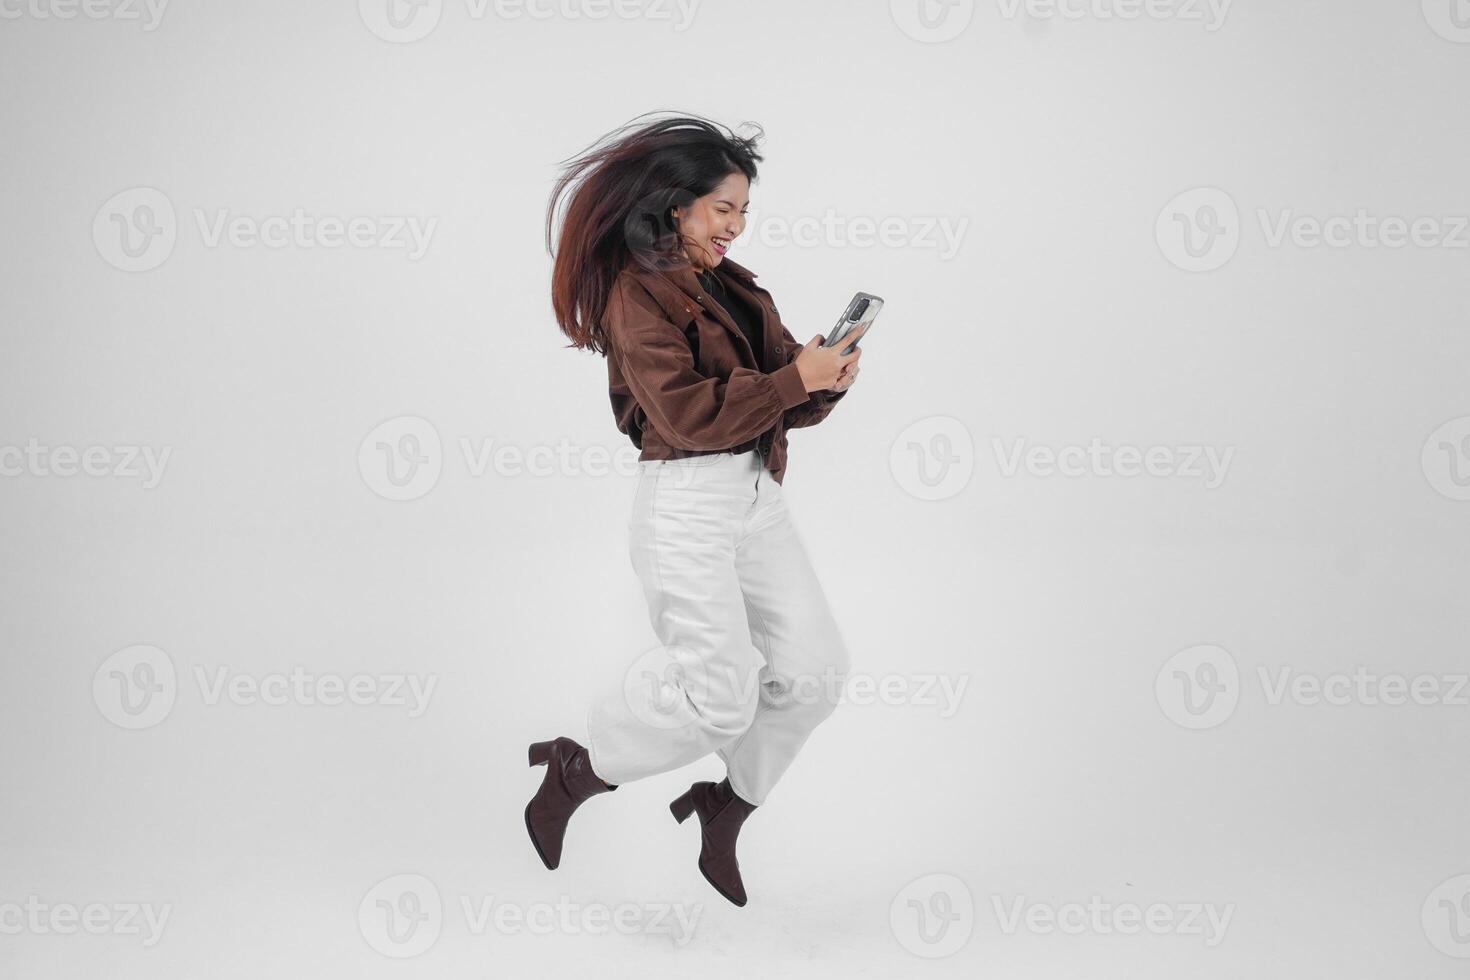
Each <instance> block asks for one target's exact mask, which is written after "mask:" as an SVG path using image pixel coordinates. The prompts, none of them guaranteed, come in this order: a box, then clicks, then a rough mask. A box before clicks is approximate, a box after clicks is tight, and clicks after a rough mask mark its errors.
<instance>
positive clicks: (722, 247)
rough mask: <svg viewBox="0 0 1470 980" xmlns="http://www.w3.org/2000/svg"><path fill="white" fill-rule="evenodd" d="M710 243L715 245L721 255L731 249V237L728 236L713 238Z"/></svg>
mask: <svg viewBox="0 0 1470 980" xmlns="http://www.w3.org/2000/svg"><path fill="white" fill-rule="evenodd" d="M709 243H710V244H711V245H713V246H714V247H715V252H716V253H717V254H719V255H724V254H725V253H726V252H728V251H730V239H728V238H711V239H710V240H709Z"/></svg>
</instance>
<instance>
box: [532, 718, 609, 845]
mask: <svg viewBox="0 0 1470 980" xmlns="http://www.w3.org/2000/svg"><path fill="white" fill-rule="evenodd" d="M529 755H530V761H531V765H532V766H543V765H544V766H545V767H546V774H545V776H543V777H542V779H541V788H540V789H538V790H537V791H536V795H535V796H533V797H531V802H529V803H527V804H526V833H528V834H529V835H530V836H531V845H532V846H533V847H535V848H536V854H537V855H538V856H539V857H540V858H541V862H542V863H543V864H545V865H546V867H547V868H550V869H551V870H555V869H556V868H557V866H558V865H560V864H561V849H562V842H563V840H565V838H566V833H567V821H569V820H571V818H572V814H573V813H574V812H576V809H577V807H579V806H581V805H582V804H583V803H585V802H586V801H587V800H589V799H591V798H592V797H594V796H596V795H597V794H598V793H606V792H609V791H610V790H614V789H617V787H616V786H608V785H607V784H606V783H604V782H603V781H602V780H601V779H599V778H598V776H597V774H596V773H594V772H593V771H592V761H591V759H589V758H588V756H587V750H586V749H585V748H583V747H582V746H581V745H578V744H577V743H576V742H574V741H573V740H572V739H569V738H566V737H565V736H563V737H560V738H556V739H553V740H552V741H550V742H533V743H532V744H531V748H530V752H529Z"/></svg>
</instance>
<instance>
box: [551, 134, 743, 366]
mask: <svg viewBox="0 0 1470 980" xmlns="http://www.w3.org/2000/svg"><path fill="white" fill-rule="evenodd" d="M650 115H655V114H653V113H646V114H644V115H642V116H639V117H637V118H636V119H634V120H633V121H632V122H629V123H627V124H625V125H623V126H621V127H619V128H618V129H615V130H613V131H612V132H610V133H608V134H606V135H605V136H603V137H602V138H601V139H599V140H598V141H597V142H595V143H593V144H592V145H591V146H590V147H588V148H587V149H586V150H583V151H582V152H581V153H580V154H578V155H577V156H575V157H573V158H571V159H570V160H566V161H563V163H562V166H563V170H562V173H561V177H560V178H559V179H558V180H557V182H556V186H555V187H554V188H553V189H552V192H551V202H550V204H548V205H547V208H546V249H547V251H548V252H550V253H551V254H552V255H553V256H554V257H555V262H554V264H553V267H552V273H551V307H552V310H553V311H554V312H555V314H556V322H557V325H558V326H559V327H561V331H562V333H564V334H566V335H567V336H568V337H570V338H571V341H572V343H571V345H570V346H573V347H578V348H582V349H590V350H593V351H596V352H597V353H599V354H606V353H607V336H606V334H604V333H603V330H602V326H601V323H600V322H599V321H600V320H601V319H602V314H603V309H604V308H605V307H606V305H607V299H608V296H609V295H610V293H611V292H612V286H613V281H614V280H615V279H616V278H617V276H618V273H619V272H621V271H622V270H623V267H624V266H625V265H627V264H628V262H629V261H632V262H636V263H638V264H639V265H641V266H643V267H644V268H646V269H651V270H655V271H659V272H667V271H669V270H670V269H675V268H680V267H682V266H685V265H687V264H688V257H687V256H686V255H685V253H684V250H683V247H682V243H681V240H680V237H679V232H678V227H677V223H676V222H675V220H674V218H673V215H672V213H671V212H672V209H673V208H675V207H688V206H689V204H690V203H692V202H693V201H694V199H695V198H698V197H703V196H704V195H706V194H708V193H710V192H711V191H712V190H714V189H715V187H716V186H718V185H719V183H720V182H721V181H722V180H724V179H725V178H726V177H728V176H730V175H731V174H733V173H742V174H744V175H745V177H746V179H747V180H750V181H752V182H753V181H754V180H755V179H756V164H757V163H759V162H760V161H761V159H762V157H761V156H760V154H759V153H757V152H756V145H757V144H758V143H759V141H760V139H761V138H762V136H764V131H763V130H762V129H761V128H760V127H759V126H756V125H755V124H753V123H746V124H745V126H752V127H753V128H754V133H753V135H751V136H738V135H736V134H735V132H734V131H732V130H730V129H729V128H728V127H724V126H721V125H720V124H718V123H715V122H712V121H710V120H708V119H705V118H702V117H700V116H688V115H679V116H672V117H669V118H664V119H657V120H655V121H654V122H646V121H644V120H646V119H647V118H648V116H650ZM658 115H661V114H658ZM742 128H743V127H742ZM558 210H561V211H562V212H563V214H562V221H561V233H560V237H559V239H558V238H557V236H556V234H555V227H556V218H557V212H558ZM554 240H555V241H556V244H555V247H553V241H554Z"/></svg>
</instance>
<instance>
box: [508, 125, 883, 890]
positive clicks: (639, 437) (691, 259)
mask: <svg viewBox="0 0 1470 980" xmlns="http://www.w3.org/2000/svg"><path fill="white" fill-rule="evenodd" d="M640 118H642V117H640ZM759 136H760V131H759V129H757V130H756V135H755V136H752V137H748V138H742V137H739V136H736V135H735V134H734V133H733V132H731V131H729V130H727V129H722V128H721V127H719V126H717V125H715V124H713V123H711V122H709V121H707V120H704V119H699V118H689V117H677V118H670V119H662V120H658V121H654V122H645V123H643V124H641V125H640V124H639V120H634V121H633V123H630V124H629V125H628V126H625V127H624V128H623V129H621V130H618V131H615V132H614V133H612V134H609V135H608V136H606V137H604V138H603V139H602V140H601V141H599V142H598V143H597V144H595V145H594V146H593V147H592V148H591V149H589V150H588V151H587V152H585V153H584V154H583V155H581V156H579V157H577V158H575V159H574V160H572V161H571V162H570V163H569V165H568V166H567V168H566V170H565V171H564V172H563V174H562V176H561V179H560V180H559V181H558V182H557V184H556V187H555V189H554V190H553V193H552V196H551V204H550V207H549V208H548V211H547V225H546V233H547V247H548V248H549V249H550V248H551V245H552V241H553V234H554V233H553V228H554V227H555V219H556V215H557V212H558V208H559V205H560V206H563V208H564V214H563V216H562V222H561V231H560V237H559V239H558V241H557V247H556V248H555V249H554V254H555V265H554V271H553V276H552V306H553V308H554V310H555V313H556V319H557V323H558V324H559V325H560V327H561V329H562V331H563V332H564V333H565V334H566V335H567V336H568V337H570V338H571V340H572V346H575V347H578V348H582V349H590V350H593V351H596V352H598V353H600V354H602V355H604V356H605V358H606V359H607V370H608V382H609V394H610V397H611V400H612V407H613V414H614V417H615V418H616V420H617V424H618V429H619V430H620V431H621V432H623V433H625V434H627V436H628V437H629V438H630V439H631V440H632V442H633V444H634V445H635V446H637V447H639V449H640V450H641V453H640V454H639V461H638V466H639V476H638V487H637V490H636V492H635V495H634V505H633V514H632V517H631V519H630V521H629V536H630V544H629V553H630V556H631V558H632V562H633V567H634V569H635V571H636V572H637V574H638V577H639V579H640V580H641V581H642V583H643V590H644V594H645V596H646V597H647V600H648V609H649V618H650V621H651V622H652V624H653V628H654V631H655V633H656V634H657V635H658V638H659V641H660V643H661V644H662V647H661V648H660V649H661V651H662V652H663V654H665V655H666V657H667V663H665V664H661V665H659V666H660V667H661V668H662V669H657V670H653V671H647V672H644V673H642V674H630V680H631V681H634V683H631V684H629V685H627V686H625V689H624V690H621V691H617V692H614V693H612V694H610V695H608V696H607V697H605V698H603V699H601V700H599V701H597V702H596V703H594V704H593V705H592V706H591V708H590V710H589V711H588V714H587V731H588V738H587V747H586V748H584V747H583V746H581V745H580V744H578V743H577V742H575V741H573V740H572V739H570V738H566V737H561V738H557V739H554V740H552V741H548V742H537V743H535V744H533V745H532V746H531V748H530V761H531V765H533V766H536V765H542V764H545V765H546V766H547V770H546V773H545V775H544V777H543V779H542V783H541V788H540V789H539V790H538V791H537V793H536V795H535V796H534V797H533V798H532V800H531V802H530V803H529V804H527V806H526V829H527V830H528V831H529V833H530V835H531V842H532V843H533V844H534V845H535V847H536V851H537V853H538V854H539V855H540V856H541V859H542V861H543V862H545V864H546V866H547V867H548V868H555V867H556V866H557V865H558V864H559V863H560V860H561V849H562V840H563V837H564V835H565V833H566V826H567V821H568V819H569V818H570V817H571V815H572V812H573V811H574V810H576V809H577V807H578V806H580V805H581V804H582V803H583V802H585V801H586V800H587V799H589V798H591V797H592V796H595V795H597V794H598V793H604V792H607V791H609V790H614V789H616V788H617V787H618V786H619V785H621V784H622V783H626V782H631V781H633V780H635V779H641V778H643V777H645V776H651V775H654V774H655V773H661V772H667V771H669V770H671V769H676V768H678V767H680V766H684V765H687V764H688V763H690V762H693V761H695V760H696V759H699V758H701V757H703V756H705V755H707V754H709V753H710V752H716V753H718V754H719V756H720V758H722V759H723V760H724V762H725V766H726V772H727V775H726V777H725V778H724V779H723V780H721V781H720V782H719V783H709V782H697V783H695V784H694V785H693V786H691V787H690V788H689V791H688V792H687V793H685V794H683V795H682V796H680V797H679V798H678V799H677V800H675V801H674V802H673V803H672V804H671V805H670V809H671V810H672V811H673V813H674V816H675V817H676V818H677V819H678V820H679V821H680V822H681V823H682V822H683V821H684V820H685V819H687V818H688V817H689V815H690V814H691V813H697V814H698V815H699V821H700V824H701V827H702V829H703V833H702V845H701V848H700V855H699V869H700V871H701V872H703V874H704V876H705V878H706V879H707V880H708V881H709V883H710V884H711V885H713V886H714V887H715V889H716V890H717V891H718V892H719V893H720V894H721V895H723V896H724V897H725V898H727V899H729V900H730V901H731V902H734V903H735V904H736V905H744V904H745V901H746V894H745V888H744V884H743V882H742V881H741V877H740V869H739V864H738V862H737V861H736V855H735V846H736V840H737V837H738V835H739V833H740V827H741V825H742V824H743V823H744V821H745V819H746V817H748V816H749V815H750V813H751V812H752V811H753V810H755V808H756V807H758V806H760V805H762V804H763V803H765V801H766V797H767V794H769V792H770V791H771V788H772V786H774V785H775V783H776V782H777V780H779V779H780V778H781V775H782V773H784V772H785V771H786V768H787V767H788V766H789V765H790V764H791V761H792V760H793V759H794V758H795V756H796V754H797V752H798V751H799V750H800V749H801V747H802V745H803V744H804V743H805V742H806V740H807V737H808V736H809V735H810V734H811V732H812V730H813V729H814V728H815V727H816V726H817V725H818V724H820V723H821V721H822V720H823V719H824V718H826V717H827V716H828V715H829V714H831V712H832V709H833V708H834V707H835V706H836V702H837V698H838V695H839V694H840V691H841V685H842V680H843V678H844V677H845V675H846V671H847V665H848V654H847V650H846V647H845V644H844V643H843V640H842V637H841V635H840V633H839V631H838V628H837V623H836V621H835V620H834V619H833V617H832V614H831V612H830V610H829V609H828V606H827V601H826V598H825V597H824V595H823V593H822V589H821V586H820V584H819V583H818V581H817V578H816V575H815V574H814V572H813V570H812V567H811V564H810V562H809V561H808V559H807V555H806V552H805V551H804V549H803V547H802V543H801V541H800V540H799V539H798V537H797V534H796V531H795V529H794V528H793V526H792V524H791V520H790V517H789V515H788V514H787V511H786V505H785V503H784V501H783V500H782V498H781V482H782V479H783V476H784V474H785V469H786V446H787V440H786V430H787V429H790V428H797V427H801V426H809V425H815V424H816V423H818V422H820V421H821V420H822V419H824V418H825V417H826V416H827V414H828V413H829V412H831V411H832V408H833V407H834V406H835V405H836V403H837V402H839V401H840V400H841V399H842V397H843V395H844V394H845V393H846V391H847V390H848V388H850V387H851V386H852V384H853V382H854V381H855V380H856V378H857V374H858V360H859V359H860V358H861V356H862V352H861V350H857V351H854V352H853V353H852V354H850V355H846V356H844V355H843V354H841V353H840V352H839V351H838V350H837V348H836V347H833V348H825V347H822V346H820V345H821V343H822V340H823V338H822V337H821V336H820V335H818V336H816V337H814V338H812V340H811V341H809V342H808V343H807V344H806V345H805V346H801V345H798V344H797V342H796V340H795V339H794V338H793V337H792V335H791V334H790V332H788V331H787V330H786V328H785V327H784V326H783V325H782V323H781V319H780V316H779V315H778V314H777V311H776V307H775V304H773V303H772V302H771V297H770V294H769V293H767V292H766V291H765V290H764V289H762V288H760V287H759V286H757V285H756V284H755V274H754V273H753V272H751V271H749V270H748V269H746V268H744V267H742V266H740V265H737V264H736V263H735V262H733V261H731V260H730V259H728V258H726V257H725V253H726V251H727V250H728V249H729V247H730V243H731V242H732V241H733V240H734V239H735V238H737V237H739V235H740V233H741V232H742V231H743V230H744V228H745V212H746V208H747V206H748V204H749V197H750V184H751V181H753V180H755V178H756V164H757V163H758V162H759V161H760V160H761V159H762V158H761V157H760V155H759V154H758V153H757V152H756V144H757V141H758V139H759ZM840 346H841V345H840ZM645 677H646V679H647V680H648V683H646V684H645V683H642V681H643V679H644V678H645Z"/></svg>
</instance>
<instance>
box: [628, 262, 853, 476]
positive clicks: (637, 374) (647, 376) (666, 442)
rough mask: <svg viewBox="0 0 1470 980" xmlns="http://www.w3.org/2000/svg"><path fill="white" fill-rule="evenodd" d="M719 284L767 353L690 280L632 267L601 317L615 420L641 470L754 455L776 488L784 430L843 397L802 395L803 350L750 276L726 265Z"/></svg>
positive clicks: (683, 274)
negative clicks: (753, 313) (757, 329)
mask: <svg viewBox="0 0 1470 980" xmlns="http://www.w3.org/2000/svg"><path fill="white" fill-rule="evenodd" d="M715 275H717V276H719V277H720V281H721V282H722V283H723V284H724V285H725V287H726V289H727V290H728V291H729V292H730V293H732V294H735V295H737V296H738V297H739V298H741V299H743V300H745V301H746V302H747V303H748V304H749V305H750V306H751V307H752V308H754V309H756V310H758V311H759V313H760V320H761V324H762V326H763V329H764V346H765V350H763V351H761V352H759V356H757V352H755V351H753V350H751V347H750V342H749V340H747V339H746V336H745V334H744V333H743V332H742V331H741V330H740V327H739V326H738V325H737V324H736V323H735V321H734V320H733V319H731V318H730V314H729V313H728V312H726V311H725V308H724V307H723V306H721V305H720V302H719V300H717V299H715V298H714V297H712V296H708V295H706V294H705V292H704V288H703V287H702V286H700V284H699V280H698V279H697V278H696V277H695V275H694V272H693V270H691V269H688V268H684V269H678V270H675V271H672V272H668V273H664V274H660V273H657V272H651V271H649V270H646V269H643V268H641V267H638V266H636V265H630V266H628V267H627V268H625V269H624V270H623V271H622V273H621V274H620V275H619V276H618V278H617V280H616V281H615V283H614V286H613V289H612V294H611V295H610V296H609V298H608V303H607V309H606V310H605V311H604V313H603V317H602V326H603V329H604V330H605V331H606V334H607V340H608V343H607V348H608V349H607V377H608V391H609V395H610V397H611V399H612V408H613V416H614V418H615V419H616V420H617V424H618V431H620V432H623V433H625V434H626V435H627V436H628V437H629V438H630V439H631V440H632V441H633V445H635V446H637V447H638V448H639V449H640V450H642V452H641V453H640V454H639V456H638V458H639V459H640V460H645V459H677V458H680V457H684V456H695V455H699V454H701V453H709V452H720V451H725V450H734V451H736V452H743V451H745V450H747V449H755V450H756V451H758V452H759V453H760V455H761V458H762V459H763V460H764V461H765V467H766V469H768V470H770V471H771V475H772V476H773V477H774V478H775V480H776V482H777V483H780V482H781V481H782V478H783V477H784V476H785V473H786V430H787V429H796V428H801V427H803V426H808V425H816V424H817V423H818V422H820V421H822V419H824V418H826V417H827V414H828V413H829V412H831V411H832V408H833V406H835V405H836V404H837V403H838V402H839V401H841V400H842V399H843V397H844V396H845V395H846V394H847V392H846V391H831V390H827V391H813V392H810V393H809V392H807V390H806V387H805V385H803V384H802V381H801V375H800V373H799V372H798V371H797V368H796V363H795V361H796V355H797V354H799V353H800V352H801V348H802V345H801V344H800V343H798V342H797V340H796V338H794V337H793V336H791V332H790V331H789V330H787V329H786V327H785V326H784V325H783V324H782V323H781V316H780V314H779V313H778V312H777V311H776V305H775V303H773V302H772V301H771V294H770V293H768V292H766V291H765V290H764V289H762V288H761V287H760V286H757V285H756V284H755V273H753V272H751V271H750V270H749V269H747V268H745V267H744V266H742V265H738V264H737V263H735V262H733V261H731V260H730V259H728V258H726V259H723V260H721V262H720V264H719V265H717V266H715ZM766 368H771V370H770V371H769V372H767V370H766Z"/></svg>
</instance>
